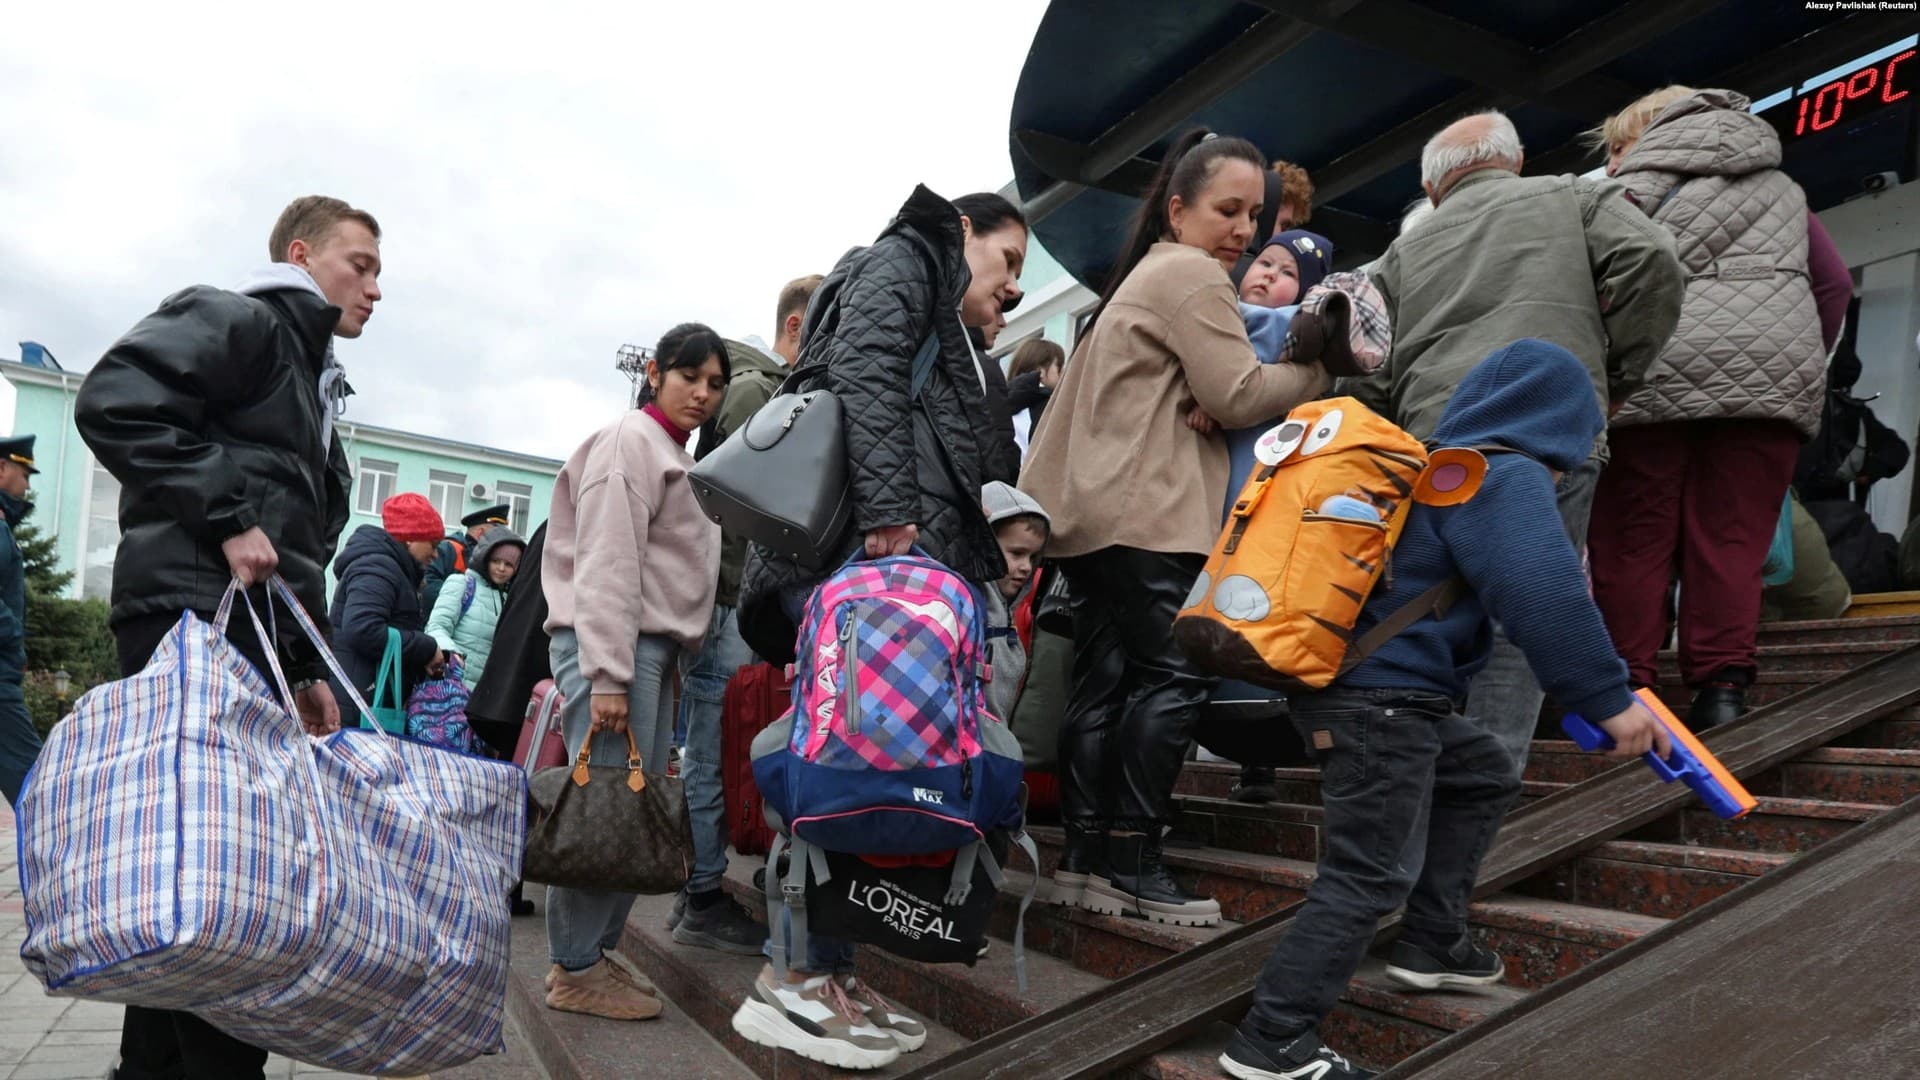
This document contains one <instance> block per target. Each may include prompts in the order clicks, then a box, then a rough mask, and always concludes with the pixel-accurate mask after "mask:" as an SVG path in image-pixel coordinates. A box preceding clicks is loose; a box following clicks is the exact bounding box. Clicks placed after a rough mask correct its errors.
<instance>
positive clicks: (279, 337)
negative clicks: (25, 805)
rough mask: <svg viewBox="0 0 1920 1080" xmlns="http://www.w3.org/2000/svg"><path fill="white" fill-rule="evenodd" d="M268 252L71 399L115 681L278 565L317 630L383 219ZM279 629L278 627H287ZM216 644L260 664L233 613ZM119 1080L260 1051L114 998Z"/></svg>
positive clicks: (317, 216) (288, 630)
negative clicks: (106, 497) (107, 567)
mask: <svg viewBox="0 0 1920 1080" xmlns="http://www.w3.org/2000/svg"><path fill="white" fill-rule="evenodd" d="M268 250H269V253H270V254H271V256H272V258H273V262H272V263H270V264H269V265H268V266H267V267H265V268H263V269H261V270H259V271H256V272H255V274H254V275H253V276H252V277H251V278H250V279H249V280H248V281H247V282H246V283H245V284H243V285H242V286H240V288H238V289H236V290H232V291H229V290H226V289H217V288H213V287H211V286H204V285H201V286H194V287H192V288H189V289H185V290H182V291H181V292H177V293H175V294H173V295H172V296H170V297H168V298H167V299H166V300H164V301H162V302H161V304H160V308H159V310H157V311H155V312H154V313H153V314H151V315H148V316H147V317H146V318H144V319H142V320H140V322H139V323H138V324H136V325H135V326H134V328H133V329H132V330H129V331H128V332H127V334H126V336H124V337H122V338H121V339H120V340H119V341H118V342H115V343H114V345H113V346H112V347H111V348H109V349H108V350H107V353H106V355H105V356H103V357H101V359H100V362H99V363H98V364H96V365H94V368H93V370H92V371H91V372H89V373H88V374H87V378H86V381H85V382H83V383H82V384H81V386H80V393H79V396H78V397H77V399H76V401H75V405H74V420H75V423H76V424H77V426H78V427H79V429H80V435H81V437H82V438H84V439H85V440H86V443H87V446H88V448H89V449H91V450H92V451H93V454H94V457H95V458H97V459H98V460H99V461H100V464H102V465H103V466H105V467H106V469H107V471H108V472H110V473H112V474H113V476H114V479H116V480H118V481H119V482H120V485H121V488H122V491H123V494H122V496H121V500H120V548H119V551H118V552H117V553H116V555H115V558H114V565H113V614H112V622H113V632H114V638H115V643H116V644H117V645H118V647H119V652H120V667H121V671H122V673H123V674H128V675H131V674H133V673H134V672H137V671H139V670H140V669H141V668H143V667H145V666H146V663H147V661H148V660H149V659H150V658H151V657H152V655H153V651H154V650H155V649H156V648H157V647H158V646H159V644H160V642H161V641H162V640H163V639H164V638H165V637H166V634H167V631H168V630H169V629H171V628H172V626H173V625H174V623H175V622H177V621H178V620H179V618H180V613H181V612H182V611H186V610H192V611H195V612H197V613H199V614H200V615H201V616H203V617H206V618H211V617H212V615H213V612H214V610H215V609H216V608H217V607H218V606H219V604H220V600H221V597H222V596H223V595H224V594H225V592H226V588H227V584H228V582H229V581H231V580H233V579H235V578H237V579H239V580H240V582H241V583H242V584H244V585H246V586H249V587H250V588H251V590H252V593H251V595H252V597H253V600H254V604H255V606H256V607H257V608H259V609H260V610H262V611H263V612H264V610H265V608H264V606H263V605H264V604H265V603H266V602H267V597H266V592H265V590H264V588H262V587H261V586H262V583H263V582H265V581H266V580H267V579H268V578H269V577H270V576H271V575H273V574H274V573H276V572H278V573H279V574H280V575H281V576H282V577H284V578H285V579H286V581H287V584H288V585H289V586H291V587H292V589H293V592H294V595H296V596H297V597H299V599H300V603H301V604H302V606H304V607H305V608H306V609H307V611H308V613H310V614H311V615H312V616H313V617H314V619H315V621H316V622H318V623H319V624H320V627H321V629H322V631H323V632H325V631H326V630H327V622H326V610H327V607H326V577H325V567H326V564H327V560H328V559H329V558H330V557H331V556H332V554H333V548H334V544H335V542H336V541H337V540H338V539H339V536H340V530H341V528H342V527H343V526H345V524H346V521H347V514H348V510H349V506H348V503H347V490H348V486H349V475H348V472H347V459H346V454H345V452H344V451H343V450H342V449H341V446H340V440H339V439H338V438H337V437H336V436H335V434H334V430H333V426H334V419H335V418H336V416H337V415H338V414H339V409H340V407H341V405H342V404H343V403H344V400H345V398H346V395H347V394H348V393H350V392H351V391H350V390H349V388H348V387H347V384H346V380H345V379H344V377H343V376H342V373H341V370H340V367H339V365H338V364H337V363H335V362H334V358H333V343H332V342H333V338H335V337H343V338H356V337H359V336H360V333H361V331H362V330H363V329H364V328H365V326H366V323H367V320H368V319H369V318H370V317H371V316H372V315H373V305H374V304H375V303H376V302H378V301H379V299H380V285H379V276H380V226H379V224H378V223H377V222H375V221H374V219H373V216H372V215H371V214H368V213H367V212H366V211H364V210H356V209H354V208H353V207H351V206H349V205H347V204H346V203H344V202H342V201H340V200H339V199H332V198H326V197H324V196H319V195H309V196H306V197H304V198H300V199H296V200H294V201H293V202H292V203H291V204H289V205H288V206H287V208H286V210H285V211H284V212H282V213H281V215H280V220H279V221H278V222H277V223H276V224H275V225H274V227H273V233H272V235H271V237H270V238H269V240H268ZM279 625H280V627H281V631H280V632H281V635H282V638H281V640H280V641H278V642H275V643H272V644H273V645H274V647H275V649H276V651H277V652H278V653H279V654H280V655H281V657H282V658H283V660H284V661H285V662H286V665H287V667H286V672H287V677H288V678H289V679H291V680H293V683H294V690H295V696H296V705H297V706H298V709H299V713H300V721H301V723H302V724H304V725H305V726H306V729H307V730H308V732H310V733H312V734H316V735H320V734H326V733H327V732H330V731H334V730H337V729H338V728H339V726H340V711H339V706H338V705H337V704H336V702H335V700H334V697H333V693H332V691H331V690H330V689H329V688H328V686H327V681H326V678H325V675H326V671H325V666H324V664H323V662H322V661H321V660H320V657H319V654H318V653H317V652H315V651H314V649H313V648H312V647H311V646H310V645H308V644H307V643H306V642H305V641H304V639H301V640H299V641H295V640H293V638H297V637H299V634H300V631H299V630H298V629H297V628H294V627H293V626H292V625H291V620H288V619H282V620H280V623H279ZM289 634H290V635H292V637H289V636H288V635H289ZM228 638H229V639H230V640H231V641H232V642H233V644H234V647H235V648H236V649H238V650H239V652H240V653H241V654H242V655H244V656H245V657H247V659H248V660H250V661H251V662H252V663H253V664H254V665H255V666H256V667H259V668H261V669H262V670H265V668H266V653H265V645H263V643H261V642H260V641H259V640H258V638H257V637H256V636H255V634H254V631H253V627H252V624H251V622H249V620H247V619H246V618H245V617H244V616H242V617H239V618H235V619H234V620H232V624H231V626H230V628H229V630H228ZM120 1056H121V1064H120V1066H119V1068H118V1071H117V1072H116V1073H115V1074H114V1075H115V1077H116V1078H117V1080H162V1078H165V1080H257V1078H259V1077H261V1076H262V1075H263V1069H264V1067H265V1065H266V1060H267V1052H266V1051H265V1050H262V1049H260V1048H258V1047H254V1046H249V1045H247V1044H246V1043H243V1042H241V1041H239V1040H238V1039H235V1038H233V1037H232V1036H230V1035H227V1034H226V1033H224V1032H222V1031H219V1030H218V1029H216V1028H214V1027H213V1026H212V1025H210V1024H208V1023H206V1022H205V1021H203V1020H201V1019H199V1018H198V1017H196V1016H193V1015H192V1014H190V1013H183V1012H170V1011H166V1010H159V1009H144V1008H140V1007H138V1006H128V1008H127V1015H126V1021H125V1025H124V1027H123V1029H122V1033H121V1043H120Z"/></svg>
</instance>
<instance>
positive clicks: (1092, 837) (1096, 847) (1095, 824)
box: [1048, 819, 1107, 907]
mask: <svg viewBox="0 0 1920 1080" xmlns="http://www.w3.org/2000/svg"><path fill="white" fill-rule="evenodd" d="M1066 826H1067V846H1066V849H1065V850H1064V851H1062V852H1061V853H1060V865H1059V866H1058V867H1056V868H1054V871H1053V891H1052V893H1051V894H1050V895H1049V896H1048V899H1049V900H1051V901H1052V902H1053V903H1056V904H1062V905H1066V906H1069V907H1071V906H1072V905H1075V904H1078V903H1079V902H1080V895H1081V893H1082V892H1083V891H1085V889H1086V887H1087V883H1088V881H1090V880H1095V879H1097V880H1100V881H1105V880H1106V877H1107V823H1106V822H1104V821H1097V820H1093V819H1083V820H1076V821H1068V822H1067V823H1066Z"/></svg>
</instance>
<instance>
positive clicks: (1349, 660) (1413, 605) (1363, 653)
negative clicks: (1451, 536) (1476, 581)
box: [1340, 575, 1466, 675]
mask: <svg viewBox="0 0 1920 1080" xmlns="http://www.w3.org/2000/svg"><path fill="white" fill-rule="evenodd" d="M1465 588H1466V582H1464V581H1462V580H1460V578H1459V576H1458V575H1456V576H1454V577H1450V578H1448V579H1447V580H1445V581H1443V582H1441V583H1440V584H1438V585H1435V586H1434V587H1433V588H1431V589H1428V590H1427V591H1426V592H1423V593H1421V594H1420V595H1419V596H1416V597H1414V598H1413V599H1411V600H1409V601H1407V602H1406V603H1405V604H1402V605H1401V606H1400V607H1398V608H1396V609H1395V610H1394V612H1393V614H1391V615H1388V616H1387V617H1386V618H1384V619H1381V620H1380V621H1379V622H1377V623H1375V624H1374V625H1373V629H1371V630H1368V631H1367V632H1366V633H1364V634H1362V635H1360V640H1358V641H1356V642H1354V643H1353V644H1352V645H1351V646H1349V647H1348V648H1347V656H1346V659H1344V660H1342V661H1341V662H1340V674H1342V675H1345V674H1346V673H1347V672H1349V671H1352V670H1353V669H1354V668H1356V667H1359V666H1360V664H1361V663H1362V662H1363V661H1365V660H1366V658H1367V657H1369V656H1372V655H1373V654H1374V653H1376V652H1378V651H1379V650H1380V647H1381V646H1382V645H1385V644H1386V643H1387V642H1389V641H1391V640H1393V639H1394V638H1396V637H1398V636H1400V635H1401V634H1402V633H1405V632H1406V630H1407V628H1408V627H1410V626H1412V625H1413V624H1414V623H1417V622H1419V621H1420V620H1421V619H1424V618H1426V617H1427V616H1429V615H1432V616H1433V617H1434V618H1436V619H1439V618H1445V617H1446V614H1447V609H1449V608H1451V607H1453V605H1454V602H1455V601H1457V600H1459V599H1460V593H1461V592H1462V591H1464V590H1465Z"/></svg>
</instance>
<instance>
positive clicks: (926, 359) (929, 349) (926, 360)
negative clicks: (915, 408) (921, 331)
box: [907, 332, 940, 400]
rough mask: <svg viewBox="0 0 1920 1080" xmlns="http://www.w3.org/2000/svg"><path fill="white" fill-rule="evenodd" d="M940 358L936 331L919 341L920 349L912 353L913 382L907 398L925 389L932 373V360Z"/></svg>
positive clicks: (914, 396)
mask: <svg viewBox="0 0 1920 1080" xmlns="http://www.w3.org/2000/svg"><path fill="white" fill-rule="evenodd" d="M939 358H940V335H939V334H938V333H937V332H930V333H928V334H927V340H926V341H924V342H921V344H920V351H919V352H917V353H915V354H913V384H912V387H911V388H910V389H909V390H908V391H907V397H908V399H909V400H911V399H913V398H917V397H919V396H920V391H921V390H924V389H926V385H927V379H929V378H930V377H932V375H933V362H934V361H935V360H938V359H939Z"/></svg>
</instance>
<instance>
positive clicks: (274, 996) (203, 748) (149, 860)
mask: <svg viewBox="0 0 1920 1080" xmlns="http://www.w3.org/2000/svg"><path fill="white" fill-rule="evenodd" d="M275 589H276V592H277V593H278V595H279V596H280V597H281V598H282V599H284V600H285V601H286V602H287V603H288V604H289V605H290V606H291V607H292V609H293V611H294V615H295V618H296V620H297V621H298V622H299V624H300V625H301V626H302V628H303V629H304V630H305V632H306V633H307V635H308V637H310V638H311V639H313V640H314V642H315V643H316V644H319V645H320V646H321V648H322V651H323V654H324V653H325V645H324V643H322V642H321V641H320V639H319V633H318V631H317V630H316V629H315V627H314V625H313V623H312V621H311V620H310V619H308V618H307V616H306V613H305V612H303V611H300V610H299V606H298V604H297V602H295V601H294V600H293V596H292V593H291V592H290V591H289V590H288V589H287V588H286V586H285V584H284V583H283V582H280V581H279V580H278V579H275ZM233 596H234V593H232V592H230V593H229V595H228V599H227V603H226V604H224V605H223V606H222V609H221V611H220V613H219V614H218V615H217V616H216V618H215V620H214V621H213V622H212V623H208V622H205V621H202V620H201V619H199V618H197V617H195V616H194V615H193V614H192V613H187V614H185V615H183V616H182V617H181V619H180V622H179V624H178V625H176V626H175V627H174V629H173V631H172V632H171V633H170V634H169V635H168V637H167V639H166V641H165V642H164V643H162V644H161V646H160V647H159V649H158V650H156V651H155V653H154V655H153V658H152V660H151V662H150V663H149V664H148V665H147V667H146V669H145V670H144V671H142V672H140V673H139V674H138V675H135V676H133V677H132V678H129V679H123V680H121V681H119V682H117V683H112V684H109V685H107V686H103V687H100V688H99V689H96V690H94V691H92V692H91V693H88V694H87V695H86V696H84V697H82V698H81V699H80V701H79V703H78V704H77V705H76V706H75V707H74V711H73V713H72V715H70V716H68V717H67V718H66V719H65V720H64V721H62V722H61V723H60V724H59V726H58V727H56V728H55V729H54V731H53V734H52V736H51V737H50V738H49V739H48V740H47V745H46V749H45V751H44V752H43V753H42V754H41V756H40V760H39V763H38V765H37V766H36V767H35V769H34V772H33V775H32V777H31V778H30V779H29V781H28V784H27V787H26V791H25V792H24V793H23V795H22V797H21V800H20V804H19V807H18V808H17V809H18V815H19V832H20V887H21V892H22V894H23V899H24V910H25V916H26V929H27V936H26V941H25V942H24V944H22V945H21V948H20V955H21V959H22V960H23V961H24V962H25V964H26V966H27V969H28V970H29V971H31V972H32V973H33V974H34V976H35V977H36V978H38V979H39V980H40V981H41V982H42V983H44V984H45V985H46V987H47V990H48V992H49V993H51V994H58V995H64V996H71V997H85V998H95V999H99V1000H104V1001H115V1002H124V1003H127V1004H133V1005H143V1006H147V1007H150V1008H159V1009H179V1010H185V1011H188V1012H193V1013H196V1014H198V1015H199V1016H201V1017H202V1018H204V1019H206V1020H207V1021H209V1022H211V1023H213V1024H214V1025H216V1026H217V1027H219V1028H221V1029H223V1030H225V1031H227V1032H228V1033H230V1034H232V1035H234V1036H236V1037H237V1038H240V1039H244V1040H246V1041H247V1042H250V1043H253V1044H255V1045H258V1046H261V1047H264V1048H266V1049H268V1050H272V1051H275V1052H277V1053H281V1054H285V1055H287V1056H289V1057H293V1058H298V1059H300V1060H302V1061H307V1062H312V1063H314V1064H317V1065H322V1066H325V1067H327V1068H330V1069H337V1070H343V1071H351V1072H368V1073H386V1072H402V1073H420V1072H425V1071H428V1070H431V1069H440V1068H446V1067H451V1066H454V1065H457V1064H460V1063H461V1062H465V1061H469V1060H472V1059H473V1058H475V1057H477V1056H479V1055H481V1054H487V1053H497V1052H498V1051H499V1050H501V1049H502V1045H503V1044H502V1040H501V1022H502V1008H503V1006H504V1003H505V994H506V977H507V946H508V907H507V903H506V898H507V893H508V891H509V890H510V889H511V888H512V887H513V883H514V881H515V880H516V878H517V876H518V871H519V865H520V850H521V844H522V842H523V838H524V833H523V830H524V822H525V805H526V786H525V778H524V775H523V774H522V773H521V771H520V770H519V769H518V768H517V767H515V766H513V765H511V764H509V763H505V762H495V761H489V760H485V759H482V758H478V757H472V756H469V755H465V754H459V753H454V752H450V751H447V750H442V749H438V748H435V747H431V746H427V745H423V744H420V743H416V742H411V741H407V740H404V739H400V738H397V737H394V736H392V735H389V734H387V733H385V732H382V731H381V730H380V729H379V728H378V726H377V725H376V726H370V727H365V728H351V727H349V728H345V729H343V730H341V731H339V732H337V733H335V734H333V735H329V736H326V737H324V738H314V737H310V736H308V735H307V734H305V732H304V731H303V730H302V728H301V727H300V725H299V723H298V721H297V720H296V719H295V718H294V717H293V716H292V715H291V714H290V711H289V709H288V708H287V706H286V705H285V704H283V703H285V702H291V700H292V695H291V694H290V693H289V692H288V689H287V684H286V680H285V677H284V675H283V674H282V673H281V672H280V670H279V666H278V663H277V662H274V663H273V664H272V665H271V666H272V668H273V670H272V671H271V672H270V673H267V674H265V675H263V673H261V672H259V671H256V670H255V669H254V668H253V666H252V665H251V664H249V663H248V662H247V660H246V659H245V658H244V657H242V656H241V655H240V653H239V652H238V651H237V650H235V649H234V648H233V647H232V645H231V644H230V643H229V642H228V641H227V640H226V637H225V635H224V633H223V632H222V631H223V628H224V626H225V624H226V620H227V617H228V615H229V609H230V608H231V605H232V603H233ZM247 613H248V616H249V617H250V618H252V621H253V624H254V626H255V628H256V630H257V632H259V633H260V634H261V637H262V639H263V640H269V641H271V640H274V637H273V633H272V631H269V630H266V629H265V628H262V627H261V625H260V619H259V617H258V616H257V615H255V614H254V613H253V612H252V609H251V605H248V607H247ZM328 662H329V663H330V664H332V663H333V661H332V657H331V656H330V655H329V656H328ZM334 668H335V675H336V677H337V678H338V679H339V684H340V685H350V680H348V679H346V678H345V677H344V676H341V675H340V674H339V671H338V665H337V664H335V665H334ZM269 679H271V682H269ZM351 707H357V708H359V709H360V710H361V711H362V713H363V714H364V713H365V710H366V703H365V702H363V701H360V700H359V699H358V697H357V696H355V698H354V700H353V702H352V706H351ZM349 708H350V706H349V705H348V703H346V702H342V703H341V712H342V713H343V715H351V714H350V713H349Z"/></svg>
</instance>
